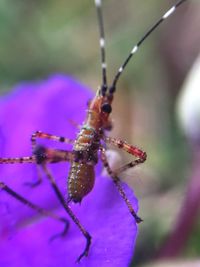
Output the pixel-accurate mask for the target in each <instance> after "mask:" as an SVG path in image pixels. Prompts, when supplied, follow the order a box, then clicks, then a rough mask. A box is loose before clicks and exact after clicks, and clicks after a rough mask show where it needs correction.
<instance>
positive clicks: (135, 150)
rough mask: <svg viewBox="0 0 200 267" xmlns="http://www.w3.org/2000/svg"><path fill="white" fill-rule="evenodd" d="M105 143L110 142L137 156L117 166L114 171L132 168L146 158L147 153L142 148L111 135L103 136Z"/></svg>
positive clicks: (117, 172) (119, 171)
mask: <svg viewBox="0 0 200 267" xmlns="http://www.w3.org/2000/svg"><path fill="white" fill-rule="evenodd" d="M104 140H105V142H106V143H109V144H112V145H114V146H116V147H118V148H120V149H123V150H125V151H126V152H128V153H129V154H131V155H133V156H135V157H137V158H136V159H135V160H133V161H131V162H129V163H127V164H125V165H124V166H122V167H120V168H118V169H117V170H116V171H115V173H116V174H119V173H121V172H123V171H125V170H127V169H129V168H133V167H135V166H136V165H138V164H141V163H143V162H145V160H146V158H147V154H146V152H144V151H143V150H141V149H140V148H138V147H136V146H132V145H130V144H128V143H126V142H125V141H122V140H120V139H116V138H112V137H105V138H104Z"/></svg>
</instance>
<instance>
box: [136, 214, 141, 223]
mask: <svg viewBox="0 0 200 267" xmlns="http://www.w3.org/2000/svg"><path fill="white" fill-rule="evenodd" d="M134 218H135V220H136V223H141V222H143V220H142V219H141V218H140V217H139V216H137V215H136V214H135V215H134Z"/></svg>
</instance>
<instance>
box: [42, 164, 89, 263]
mask: <svg viewBox="0 0 200 267" xmlns="http://www.w3.org/2000/svg"><path fill="white" fill-rule="evenodd" d="M41 167H42V169H43V171H44V172H45V174H46V176H47V178H48V180H49V181H50V184H51V185H52V187H53V190H54V192H55V194H56V196H57V197H58V199H59V201H60V203H61V205H62V206H63V208H64V209H65V211H66V212H67V214H68V215H69V216H70V217H71V219H72V220H73V221H74V223H75V224H76V225H77V226H78V228H79V230H80V231H81V232H82V234H83V235H84V237H85V238H86V246H85V249H84V250H83V252H82V253H81V255H80V256H79V257H78V259H77V261H78V262H79V261H80V260H81V259H82V257H84V256H87V255H88V252H89V248H90V245H91V238H92V237H91V236H90V234H89V233H88V232H87V231H86V230H85V228H84V227H83V226H82V225H81V223H80V221H79V219H78V218H77V217H76V216H75V215H74V213H73V211H72V210H71V208H70V207H69V206H68V205H67V203H66V201H65V199H64V198H63V196H62V194H61V192H60V190H59V188H58V186H57V184H56V182H55V179H54V178H53V176H52V175H51V173H50V172H49V170H48V168H47V166H46V164H42V165H41Z"/></svg>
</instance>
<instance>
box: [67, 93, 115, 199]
mask: <svg viewBox="0 0 200 267" xmlns="http://www.w3.org/2000/svg"><path fill="white" fill-rule="evenodd" d="M111 102H112V98H110V99H109V98H108V97H107V96H102V95H101V96H99V95H98V94H97V95H96V96H95V97H94V99H93V100H92V101H91V102H90V104H89V108H88V111H87V117H86V120H85V122H84V124H83V126H82V127H81V129H80V132H79V133H78V136H77V139H76V140H75V143H74V146H73V152H74V157H75V160H74V162H72V163H71V167H70V171H69V177H68V194H69V199H70V200H72V201H74V202H81V200H82V198H83V197H84V196H85V195H87V194H88V193H89V192H90V191H91V190H92V188H93V186H94V181H95V173H94V166H95V165H96V164H97V162H98V150H99V147H100V145H101V144H100V139H101V136H102V134H103V131H104V130H105V129H109V128H110V125H111V123H110V121H109V114H110V112H111V109H110V110H109V112H108V111H107V110H106V111H105V109H104V108H102V107H105V106H107V107H108V106H109V107H110V105H111Z"/></svg>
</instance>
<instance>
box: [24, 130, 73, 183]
mask: <svg viewBox="0 0 200 267" xmlns="http://www.w3.org/2000/svg"><path fill="white" fill-rule="evenodd" d="M37 138H40V139H48V140H53V141H57V142H61V143H67V144H73V142H74V141H73V140H72V139H69V138H65V137H63V136H56V135H53V134H49V133H44V132H41V131H36V132H34V133H33V134H32V135H31V145H32V151H33V153H35V150H36V149H37V143H36V140H37ZM36 168H37V173H38V179H37V181H35V182H26V185H28V186H31V187H36V186H38V185H40V184H41V183H42V175H41V172H40V168H39V166H38V164H37V165H36Z"/></svg>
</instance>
